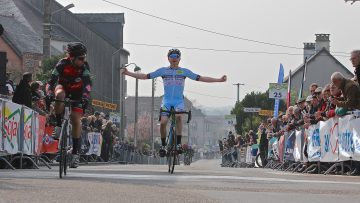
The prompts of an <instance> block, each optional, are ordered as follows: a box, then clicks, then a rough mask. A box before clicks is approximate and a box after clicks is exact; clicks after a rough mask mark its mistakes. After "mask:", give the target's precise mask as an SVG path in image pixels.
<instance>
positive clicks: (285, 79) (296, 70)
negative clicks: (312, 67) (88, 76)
mask: <svg viewBox="0 0 360 203" xmlns="http://www.w3.org/2000/svg"><path fill="white" fill-rule="evenodd" d="M321 54H326V55H328V56H330V57H331V58H332V59H333V60H334V61H335V62H336V63H337V64H339V65H340V66H341V67H342V68H343V69H344V70H345V71H346V72H348V73H349V74H350V75H352V76H354V73H352V72H351V71H350V70H349V69H347V68H346V67H345V66H344V65H343V64H342V63H340V61H339V60H337V59H336V58H335V57H334V56H333V55H332V54H331V53H330V52H329V51H328V50H327V49H326V48H322V49H321V50H320V51H319V52H318V53H316V54H314V55H312V56H311V57H310V58H309V59H308V60H307V63H310V62H311V61H313V60H315V58H317V57H319V56H320V55H321ZM304 68H305V63H303V64H301V65H300V66H299V67H297V68H296V69H295V70H294V71H291V75H295V74H298V72H299V71H303V69H304ZM288 79H289V76H286V77H285V78H284V82H287V81H288Z"/></svg>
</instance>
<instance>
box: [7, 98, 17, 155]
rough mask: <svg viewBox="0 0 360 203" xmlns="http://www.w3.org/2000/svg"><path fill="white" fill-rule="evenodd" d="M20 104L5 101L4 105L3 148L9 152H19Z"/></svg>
mask: <svg viewBox="0 0 360 203" xmlns="http://www.w3.org/2000/svg"><path fill="white" fill-rule="evenodd" d="M20 118H21V106H20V105H18V104H15V103H12V102H5V106H4V131H5V132H4V133H5V134H4V150H5V151H6V152H7V153H9V154H16V153H18V152H19V143H18V142H19V134H20Z"/></svg>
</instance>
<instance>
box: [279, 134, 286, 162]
mask: <svg viewBox="0 0 360 203" xmlns="http://www.w3.org/2000/svg"><path fill="white" fill-rule="evenodd" d="M284 149H285V136H284V135H283V136H281V137H280V139H279V158H280V162H283V161H284Z"/></svg>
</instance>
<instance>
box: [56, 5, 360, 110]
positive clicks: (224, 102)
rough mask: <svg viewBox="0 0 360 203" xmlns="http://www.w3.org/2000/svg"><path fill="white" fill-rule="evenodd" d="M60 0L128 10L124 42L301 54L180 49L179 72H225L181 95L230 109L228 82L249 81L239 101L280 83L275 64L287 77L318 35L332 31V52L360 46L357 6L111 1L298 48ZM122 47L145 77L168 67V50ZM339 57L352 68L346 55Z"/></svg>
mask: <svg viewBox="0 0 360 203" xmlns="http://www.w3.org/2000/svg"><path fill="white" fill-rule="evenodd" d="M58 1H59V2H60V3H61V4H63V5H66V4H68V3H74V4H75V7H74V8H72V9H71V11H72V12H74V13H125V29H124V42H125V43H142V44H154V45H170V46H172V47H189V48H204V49H219V50H225V49H226V50H235V51H251V52H271V53H279V52H281V53H292V54H299V55H295V56H294V55H286V54H282V55H273V54H250V53H231V52H216V51H199V50H189V49H181V51H182V61H181V64H180V65H181V66H182V67H186V68H189V69H191V70H192V71H193V72H196V73H198V74H200V75H205V76H212V77H220V76H221V75H223V74H226V75H228V81H227V82H226V83H223V84H207V83H199V82H194V81H190V80H187V81H186V87H185V95H186V96H187V97H189V98H190V99H191V100H196V103H197V104H198V105H204V106H213V107H214V106H215V107H218V106H219V107H220V106H229V105H234V103H235V102H236V87H235V86H233V83H237V82H240V83H245V84H246V85H245V86H242V87H241V91H240V98H243V97H244V95H245V94H246V93H248V92H251V91H265V90H266V89H267V87H268V83H270V82H276V81H277V75H278V70H279V66H280V63H282V64H283V65H284V68H285V72H286V73H288V71H289V69H292V70H294V69H295V68H296V67H298V66H299V65H300V64H301V62H302V60H303V56H302V53H303V51H302V50H301V49H295V48H296V47H297V48H302V47H303V42H314V41H315V34H320V33H326V34H331V36H330V40H331V44H330V46H331V51H332V52H346V53H349V52H350V51H351V50H353V49H356V48H360V47H359V42H360V38H359V31H360V26H359V25H358V24H357V23H358V19H359V11H360V3H359V2H358V3H355V4H354V5H350V3H347V4H346V3H345V2H344V0H316V1H314V0H271V1H269V0H241V1H239V0H226V1H224V0H195V1H194V0H179V1H169V0H151V1H150V0H109V1H111V2H114V3H117V4H120V5H122V6H126V7H129V8H131V9H135V10H139V11H142V12H145V13H149V14H152V15H156V16H158V17H162V18H166V19H169V20H172V21H176V22H180V23H183V24H186V25H191V26H194V27H199V28H203V29H208V30H212V31H216V32H219V33H224V34H228V35H232V36H237V37H241V38H248V39H251V40H257V41H263V42H267V43H273V44H280V45H286V46H290V47H295V48H283V47H277V46H270V45H265V44H259V43H254V42H249V41H244V40H239V39H234V38H229V37H225V36H220V35H215V34H211V33H206V32H203V31H199V30H196V29H191V28H187V27H184V26H180V25H176V24H172V23H169V22H165V21H161V20H158V19H155V18H152V17H149V16H145V15H142V14H139V13H136V12H134V11H130V10H126V9H124V8H121V7H118V6H115V5H112V4H109V3H107V2H104V1H103V0H58ZM124 48H125V49H127V50H128V51H129V52H130V54H131V55H130V58H129V62H135V63H136V64H137V65H138V66H140V67H141V68H142V71H143V72H146V73H147V72H150V71H153V70H155V69H157V68H159V67H163V66H167V65H168V61H167V58H166V54H167V51H168V49H169V48H168V47H166V48H165V47H164V48H159V47H147V46H135V45H129V44H125V45H124ZM334 55H345V54H341V53H340V54H339V53H334ZM336 58H337V59H339V60H340V62H342V63H343V64H344V65H345V66H346V67H348V68H349V69H350V70H351V71H353V68H352V66H351V64H350V61H349V60H348V58H349V57H343V56H336ZM90 65H91V64H90ZM324 68H325V67H324ZM286 75H287V74H286ZM128 81H129V84H128V87H129V89H128V94H129V95H134V94H135V93H134V92H135V90H134V86H135V80H134V79H128ZM149 87H151V82H150V81H141V82H140V89H139V94H140V95H144V96H150V95H151V88H149ZM162 88H163V87H162V84H161V83H158V88H157V90H156V95H162V93H163V91H162ZM199 93H200V94H201V95H200V94H199ZM206 95H209V96H206ZM212 96H213V97H212Z"/></svg>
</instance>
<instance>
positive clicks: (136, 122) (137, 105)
mask: <svg viewBox="0 0 360 203" xmlns="http://www.w3.org/2000/svg"><path fill="white" fill-rule="evenodd" d="M140 71H141V68H140V67H139V66H135V68H134V72H135V73H138V72H140ZM138 108H139V79H137V78H136V83H135V124H134V142H135V147H137V136H138Z"/></svg>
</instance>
